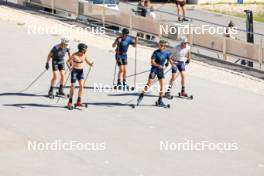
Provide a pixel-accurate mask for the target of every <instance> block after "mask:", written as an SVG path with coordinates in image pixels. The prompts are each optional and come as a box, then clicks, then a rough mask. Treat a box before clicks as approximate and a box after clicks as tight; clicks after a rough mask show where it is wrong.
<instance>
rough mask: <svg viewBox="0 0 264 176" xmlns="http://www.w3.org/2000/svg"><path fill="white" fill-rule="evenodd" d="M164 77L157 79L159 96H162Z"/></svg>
mask: <svg viewBox="0 0 264 176" xmlns="http://www.w3.org/2000/svg"><path fill="white" fill-rule="evenodd" d="M163 82H164V79H160V80H159V85H160V90H159V97H163V85H164V83H163Z"/></svg>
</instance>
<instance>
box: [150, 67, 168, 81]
mask: <svg viewBox="0 0 264 176" xmlns="http://www.w3.org/2000/svg"><path fill="white" fill-rule="evenodd" d="M156 76H157V77H158V79H159V80H161V79H164V71H163V70H162V69H160V68H157V67H152V68H151V70H150V74H149V79H155V77H156Z"/></svg>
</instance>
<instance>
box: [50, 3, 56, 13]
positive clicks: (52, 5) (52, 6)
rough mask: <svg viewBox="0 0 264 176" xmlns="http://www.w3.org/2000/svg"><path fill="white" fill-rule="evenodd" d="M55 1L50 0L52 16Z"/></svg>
mask: <svg viewBox="0 0 264 176" xmlns="http://www.w3.org/2000/svg"><path fill="white" fill-rule="evenodd" d="M54 7H55V0H51V13H52V14H54Z"/></svg>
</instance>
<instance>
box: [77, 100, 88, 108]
mask: <svg viewBox="0 0 264 176" xmlns="http://www.w3.org/2000/svg"><path fill="white" fill-rule="evenodd" d="M74 108H75V109H77V108H88V104H84V103H81V102H80V101H77V103H75V104H74Z"/></svg>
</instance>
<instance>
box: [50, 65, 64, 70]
mask: <svg viewBox="0 0 264 176" xmlns="http://www.w3.org/2000/svg"><path fill="white" fill-rule="evenodd" d="M52 70H53V71H58V70H59V71H61V70H65V64H64V63H52Z"/></svg>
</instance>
